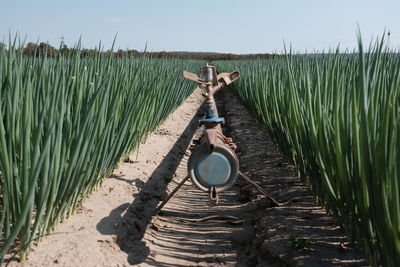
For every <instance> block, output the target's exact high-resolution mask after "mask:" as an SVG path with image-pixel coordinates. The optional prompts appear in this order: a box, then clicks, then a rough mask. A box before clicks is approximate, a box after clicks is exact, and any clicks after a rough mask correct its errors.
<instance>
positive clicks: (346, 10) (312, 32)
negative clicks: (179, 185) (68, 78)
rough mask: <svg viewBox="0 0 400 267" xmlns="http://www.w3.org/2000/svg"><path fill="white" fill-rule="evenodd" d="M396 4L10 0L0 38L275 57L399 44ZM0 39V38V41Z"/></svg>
mask: <svg viewBox="0 0 400 267" xmlns="http://www.w3.org/2000/svg"><path fill="white" fill-rule="evenodd" d="M399 11H400V1H399V0H375V1H371V0H329V1H327V0H325V1H324V0H275V1H272V0H241V1H239V0H203V1H193V0H142V1H139V0H114V1H110V0H109V1H105V0H79V1H77V0H64V1H59V0H51V1H50V0H35V1H28V0H25V1H22V0H13V1H6V0H3V3H1V4H0V38H2V40H3V42H4V43H8V40H9V34H10V33H11V35H12V36H15V34H18V36H19V37H20V38H21V39H22V40H26V41H25V42H30V41H33V42H36V41H38V40H39V41H40V42H49V43H50V44H51V45H53V46H55V47H58V46H59V45H60V42H61V38H62V37H63V39H64V42H65V44H66V45H67V46H69V47H71V46H74V44H76V43H77V41H78V40H79V39H81V42H82V45H83V47H85V48H95V47H96V46H98V44H99V42H100V41H101V42H102V45H103V47H104V49H109V48H110V47H111V44H112V42H113V39H114V37H115V36H117V37H116V42H115V49H136V50H139V51H143V50H144V48H145V47H146V45H147V50H149V51H196V52H220V53H236V54H247V53H281V52H282V51H283V49H284V44H286V46H291V47H292V49H293V50H294V51H295V52H299V53H302V52H316V51H322V50H324V51H327V50H329V49H335V48H336V47H337V46H338V45H340V47H341V48H342V49H344V48H349V49H351V50H352V49H354V48H355V47H356V46H357V32H358V27H359V29H360V31H361V34H362V39H363V41H364V43H366V44H367V45H368V44H369V43H370V41H371V40H374V39H376V38H378V37H381V36H382V35H383V33H384V31H385V30H386V35H387V33H388V32H390V37H389V40H388V45H390V46H391V47H394V48H398V47H399V45H400V14H399ZM0 41H1V39H0Z"/></svg>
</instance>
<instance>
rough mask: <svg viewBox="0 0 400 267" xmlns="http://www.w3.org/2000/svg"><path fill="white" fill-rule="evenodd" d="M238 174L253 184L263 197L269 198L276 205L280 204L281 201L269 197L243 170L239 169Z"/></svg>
mask: <svg viewBox="0 0 400 267" xmlns="http://www.w3.org/2000/svg"><path fill="white" fill-rule="evenodd" d="M239 175H240V176H242V177H243V179H245V180H246V181H247V182H248V183H249V184H251V185H252V186H254V187H255V188H256V189H257V190H258V191H259V192H260V193H261V194H263V195H264V196H265V197H267V198H269V199H270V200H271V201H272V203H274V204H275V205H276V206H282V205H283V203H280V202H278V201H276V200H275V199H274V198H273V197H271V196H270V195H269V194H268V193H267V192H265V191H264V189H262V188H261V187H260V186H259V185H258V184H256V183H255V182H254V181H253V180H251V179H250V178H249V177H248V176H247V175H245V174H244V173H243V172H241V171H239Z"/></svg>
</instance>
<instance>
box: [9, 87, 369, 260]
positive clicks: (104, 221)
mask: <svg viewBox="0 0 400 267" xmlns="http://www.w3.org/2000/svg"><path fill="white" fill-rule="evenodd" d="M218 99H219V100H221V103H225V104H224V105H222V104H221V103H219V109H220V112H222V113H224V116H225V118H226V121H227V123H226V128H224V131H225V132H226V135H227V136H232V137H233V138H234V141H236V143H237V145H238V148H239V149H238V155H239V159H240V164H241V169H242V171H243V172H245V173H247V174H248V175H249V176H251V177H252V178H253V179H254V180H255V181H257V183H258V184H259V185H261V186H262V187H263V188H264V189H267V190H268V191H269V192H270V193H271V195H273V196H274V197H276V198H277V199H278V200H279V201H282V202H286V201H289V203H288V204H287V205H285V206H283V207H278V208H273V207H271V205H270V204H271V203H270V201H268V200H267V199H265V198H264V197H262V196H261V195H260V194H258V192H257V191H255V190H254V189H253V188H252V187H251V186H248V185H247V184H246V183H245V182H243V180H238V183H237V184H236V185H235V186H234V187H233V188H232V189H231V190H229V191H227V192H224V193H222V194H221V195H220V204H219V205H218V206H215V207H209V206H208V205H207V201H208V196H207V194H206V193H203V192H200V191H198V190H196V189H195V188H194V187H193V186H192V185H191V183H190V181H188V182H187V183H186V184H185V185H184V186H183V187H182V188H181V189H180V190H179V191H178V193H177V194H176V195H175V196H174V198H172V199H171V200H170V202H168V204H167V205H166V206H165V207H164V209H163V210H162V212H161V213H160V214H159V215H158V216H155V217H152V216H153V214H154V211H155V208H156V206H157V205H158V204H159V201H160V199H164V198H165V197H166V195H167V193H168V192H170V191H171V190H172V189H173V188H174V187H175V186H176V184H177V183H179V181H181V180H182V179H183V178H184V177H185V176H186V174H187V170H186V164H187V160H188V156H189V153H188V151H187V147H188V146H189V144H190V142H191V140H192V139H193V138H197V137H198V135H199V134H200V131H199V129H198V128H197V121H198V119H199V118H200V116H201V115H202V111H200V112H198V109H199V107H200V104H201V102H202V96H201V95H200V92H199V91H196V92H195V93H194V94H193V95H192V96H190V97H189V99H188V100H186V101H185V102H184V104H183V105H182V106H181V107H179V108H178V109H177V111H175V112H174V113H173V114H172V115H171V116H170V117H169V118H168V119H167V120H166V121H165V122H164V124H163V125H162V126H161V127H160V128H159V130H158V131H157V132H156V133H155V134H153V135H151V136H150V137H149V138H148V139H147V141H146V143H145V144H142V145H141V147H140V151H139V154H138V155H137V158H138V160H139V162H137V163H121V165H120V166H119V168H118V169H116V170H115V172H114V175H113V176H112V177H111V178H110V179H107V180H106V181H105V183H104V185H103V186H102V187H101V189H100V190H99V191H98V192H96V193H94V194H93V195H92V196H90V198H89V199H87V200H86V201H85V202H84V203H83V205H82V207H81V208H80V209H79V210H78V212H77V214H75V215H73V216H71V217H70V218H69V219H68V220H66V221H65V222H64V223H62V224H60V225H59V226H58V227H57V229H56V231H55V232H54V233H53V234H52V235H50V236H49V237H47V238H45V239H44V240H43V241H42V242H41V243H40V244H39V246H37V247H35V249H34V251H33V252H32V253H31V254H30V255H29V260H28V261H27V262H25V263H16V262H15V261H14V262H11V264H10V265H11V266H130V265H137V266H282V265H283V266H335V265H336V266H346V265H348V266H363V265H365V261H364V260H363V259H362V258H361V257H360V256H359V255H358V254H357V253H356V252H355V251H354V249H353V248H350V247H348V246H347V242H346V238H345V237H344V234H343V233H342V232H341V230H340V228H339V227H338V226H337V225H336V224H335V223H334V222H333V220H332V218H331V217H329V216H327V215H326V213H325V212H324V210H323V209H321V208H320V207H318V205H316V203H315V200H314V198H313V197H312V196H311V193H310V191H309V190H308V189H307V188H305V187H303V186H301V184H300V183H299V181H298V180H297V179H296V178H295V177H294V171H293V169H292V167H291V166H290V165H288V164H287V163H286V162H285V161H283V160H282V157H281V154H280V153H279V152H278V151H277V150H276V148H275V146H274V145H273V144H272V143H271V141H270V140H269V138H268V137H267V136H266V134H265V133H264V131H263V130H262V128H261V127H260V125H259V124H258V123H257V122H256V121H255V120H254V119H252V118H251V116H249V114H248V113H247V111H246V109H245V108H244V107H243V106H242V105H241V104H240V103H239V102H238V100H237V99H236V98H235V97H233V95H232V94H231V93H230V92H229V91H227V90H225V91H224V92H223V93H222V94H221V95H219V96H218ZM201 109H202V108H200V110H201ZM131 159H132V160H135V159H136V154H134V155H132V156H131ZM299 245H303V246H304V248H303V249H296V248H295V247H296V246H299Z"/></svg>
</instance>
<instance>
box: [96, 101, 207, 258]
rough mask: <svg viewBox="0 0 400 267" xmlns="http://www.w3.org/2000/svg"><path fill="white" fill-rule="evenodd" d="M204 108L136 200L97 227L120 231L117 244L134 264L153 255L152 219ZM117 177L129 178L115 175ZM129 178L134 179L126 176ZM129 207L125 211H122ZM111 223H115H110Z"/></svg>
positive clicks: (193, 119)
mask: <svg viewBox="0 0 400 267" xmlns="http://www.w3.org/2000/svg"><path fill="white" fill-rule="evenodd" d="M203 112H204V104H203V105H201V107H200V108H199V111H198V112H197V113H196V114H195V115H194V116H193V118H192V119H191V121H190V122H189V124H188V125H187V127H186V128H185V130H184V131H183V133H182V134H181V135H180V137H179V139H178V140H177V141H176V142H175V144H174V145H173V147H172V148H171V150H170V151H169V153H168V154H167V155H166V156H165V157H164V159H163V161H162V162H161V163H160V164H159V165H158V167H157V169H156V170H155V171H154V172H153V173H152V174H151V176H150V178H149V179H148V180H147V182H146V183H142V184H140V189H141V190H140V193H139V194H137V195H136V197H135V199H134V201H133V203H131V204H130V205H129V203H125V204H123V205H121V206H119V207H118V208H116V209H114V210H113V211H112V212H111V213H110V215H109V216H108V217H105V218H103V219H102V220H101V221H100V222H99V223H98V224H97V230H98V231H99V232H100V233H102V234H105V235H117V240H116V242H117V244H118V245H119V246H120V248H121V250H122V251H124V252H125V253H127V254H128V262H129V263H130V264H139V263H141V262H143V261H144V260H145V259H146V258H147V257H148V255H149V253H150V251H149V248H148V247H147V246H146V244H145V242H144V241H142V238H143V236H144V233H145V231H146V229H147V227H148V225H149V223H150V222H151V218H152V216H153V215H154V213H155V210H156V208H157V205H158V203H159V201H160V198H161V197H162V196H164V195H166V194H167V192H166V190H167V186H168V183H169V182H170V181H171V180H172V178H173V175H174V173H175V172H176V170H177V168H178V166H179V164H180V162H181V160H182V158H183V156H184V154H185V152H186V149H187V147H188V146H189V144H190V142H191V139H192V137H193V135H194V133H195V132H196V129H197V127H198V120H199V118H200V117H201V116H202V113H203ZM114 178H116V179H123V180H124V181H125V180H126V179H124V178H121V177H114ZM126 181H127V182H132V181H130V180H126ZM125 210H126V213H125V215H123V216H121V214H122V213H123V212H124V211H125ZM110 225H112V226H111V227H110Z"/></svg>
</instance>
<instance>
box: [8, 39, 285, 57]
mask: <svg viewBox="0 0 400 267" xmlns="http://www.w3.org/2000/svg"><path fill="white" fill-rule="evenodd" d="M6 48H7V46H6V45H5V44H3V43H1V42H0V50H3V49H6ZM22 49H23V51H24V55H27V56H39V55H46V56H48V57H55V56H56V55H57V54H58V53H60V54H62V55H65V56H68V55H71V54H72V53H74V51H76V50H77V49H76V48H69V47H68V46H67V45H65V44H61V45H60V47H59V48H58V49H57V48H55V47H53V46H51V45H50V44H48V43H44V42H41V43H33V42H29V43H27V44H26V45H25V46H24V47H23V48H22ZM79 50H80V56H81V57H87V56H91V55H95V54H97V53H99V51H98V50H97V49H85V48H82V49H79ZM100 53H102V54H104V55H110V54H111V55H112V56H114V57H124V56H142V55H144V54H146V55H148V56H151V57H157V58H180V59H198V60H207V61H214V60H240V59H255V58H275V57H277V56H279V55H277V54H245V55H238V54H231V53H202V52H199V53H198V52H166V51H161V52H148V51H145V52H139V51H137V50H134V49H127V50H122V49H119V50H117V51H110V50H107V51H101V52H100Z"/></svg>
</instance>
